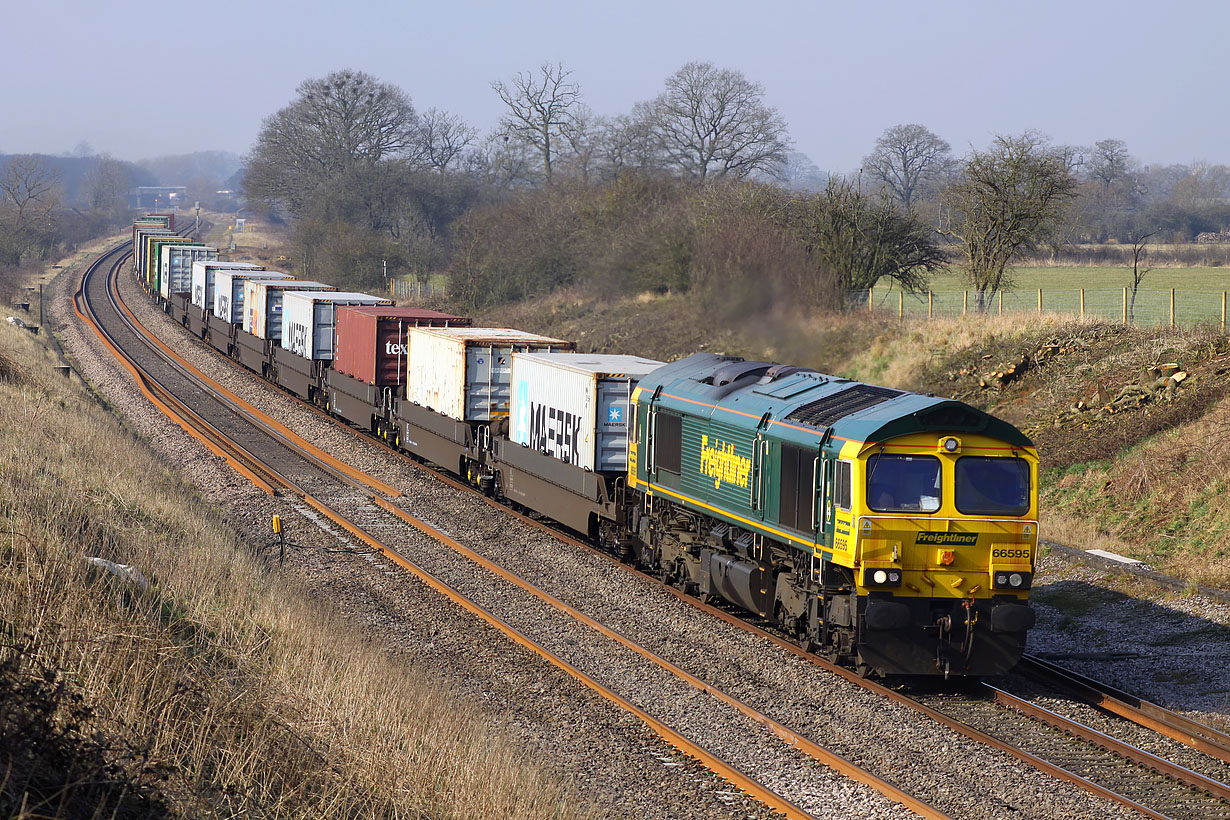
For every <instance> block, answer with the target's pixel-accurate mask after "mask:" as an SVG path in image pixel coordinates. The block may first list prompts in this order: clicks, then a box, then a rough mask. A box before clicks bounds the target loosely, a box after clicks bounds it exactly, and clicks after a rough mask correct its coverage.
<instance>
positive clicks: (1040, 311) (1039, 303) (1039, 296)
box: [1038, 288, 1042, 316]
mask: <svg viewBox="0 0 1230 820" xmlns="http://www.w3.org/2000/svg"><path fill="white" fill-rule="evenodd" d="M1038 315H1039V316H1041V315H1042V288H1038Z"/></svg>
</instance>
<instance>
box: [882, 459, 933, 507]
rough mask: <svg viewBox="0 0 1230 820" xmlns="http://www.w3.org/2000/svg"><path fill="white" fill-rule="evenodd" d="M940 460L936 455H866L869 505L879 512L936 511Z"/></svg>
mask: <svg viewBox="0 0 1230 820" xmlns="http://www.w3.org/2000/svg"><path fill="white" fill-rule="evenodd" d="M940 476H941V472H940V460H939V459H938V458H936V457H935V456H887V455H883V454H877V455H874V456H872V457H871V458H869V459H867V505H868V506H869V507H871V509H873V510H876V511H878V512H921V513H933V512H935V511H936V510H938V509H939V508H940Z"/></svg>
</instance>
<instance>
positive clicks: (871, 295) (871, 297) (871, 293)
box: [867, 288, 876, 313]
mask: <svg viewBox="0 0 1230 820" xmlns="http://www.w3.org/2000/svg"><path fill="white" fill-rule="evenodd" d="M875 301H876V300H875V288H867V311H868V312H869V313H874V312H875V309H876V308H875Z"/></svg>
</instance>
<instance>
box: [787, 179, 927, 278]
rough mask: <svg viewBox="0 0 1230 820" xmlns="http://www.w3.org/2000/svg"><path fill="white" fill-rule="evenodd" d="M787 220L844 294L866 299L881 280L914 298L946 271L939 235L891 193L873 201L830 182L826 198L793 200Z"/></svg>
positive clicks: (798, 197)
mask: <svg viewBox="0 0 1230 820" xmlns="http://www.w3.org/2000/svg"><path fill="white" fill-rule="evenodd" d="M786 214H787V217H786V218H787V224H788V225H789V226H790V230H791V232H792V233H793V234H795V235H796V236H798V238H799V239H800V240H801V241H802V242H803V243H804V244H805V247H806V250H807V254H808V256H809V257H810V258H811V259H813V260H814V261H815V262H816V263H817V264H818V265H819V267H820V268H821V269H823V270H825V271H827V272H829V273H830V274H832V275H833V277H834V278H835V280H836V282H837V284H838V286H839V287H840V289H841V291H842V292H843V294H845V293H849V292H850V291H857V292H862V294H863V295H864V296H865V295H866V294H865V292H866V290H867V289H868V288H870V287H873V286H875V285H876V284H877V283H878V282H879V281H880V280H881V279H891V280H893V281H895V282H896V283H897V285H898V286H899V287H900V288H901V289H902V290H905V291H909V292H911V293H913V292H917V291H921V290H925V289H926V287H927V281H928V280H929V278H930V275H931V274H932V273H934V272H936V271H939V270H942V269H943V268H944V267H945V262H944V253H943V251H942V250H941V249H940V248H939V246H938V245H937V244H936V242H935V229H934V228H932V227H930V226H928V225H924V224H923V223H922V222H920V221H919V219H918V217H917V216H916V215H915V214H914V212H913V211H912V210H911V209H909V208H906V209H904V210H902V209H901V208H900V207H899V206H898V204H897V203H896V202H895V201H894V199H893V197H892V196H891V195H890V194H888V193H887V192H884V191H881V192H877V193H874V194H871V195H868V194H866V193H864V192H862V191H859V190H858V188H857V187H856V186H855V185H853V184H852V183H850V182H848V181H846V180H839V179H836V178H832V177H830V179H829V181H828V184H827V185H826V186H825V189H824V191H823V192H821V193H819V194H813V195H795V196H792V197H791V199H790V200H789V201H788V203H787V207H786Z"/></svg>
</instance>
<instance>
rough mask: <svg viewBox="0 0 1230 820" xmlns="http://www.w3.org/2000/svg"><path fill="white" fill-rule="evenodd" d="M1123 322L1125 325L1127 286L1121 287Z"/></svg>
mask: <svg viewBox="0 0 1230 820" xmlns="http://www.w3.org/2000/svg"><path fill="white" fill-rule="evenodd" d="M1123 324H1124V325H1125V326H1126V325H1127V288H1124V289H1123Z"/></svg>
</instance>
